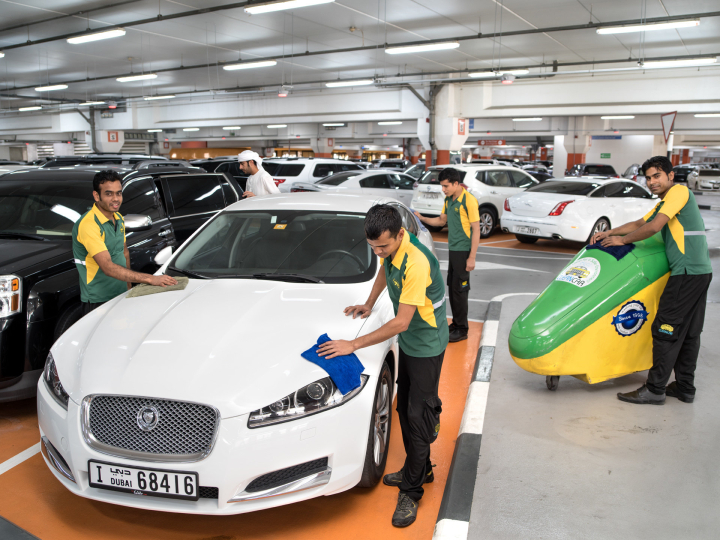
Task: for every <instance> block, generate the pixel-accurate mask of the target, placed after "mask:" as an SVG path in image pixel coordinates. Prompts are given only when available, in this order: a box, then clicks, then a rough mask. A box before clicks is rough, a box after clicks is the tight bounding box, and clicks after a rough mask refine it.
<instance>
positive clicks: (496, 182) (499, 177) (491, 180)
mask: <svg viewBox="0 0 720 540" xmlns="http://www.w3.org/2000/svg"><path fill="white" fill-rule="evenodd" d="M484 172H485V175H484V182H483V183H484V184H485V185H487V186H491V187H512V184H511V182H510V177H509V176H508V174H507V171H484Z"/></svg>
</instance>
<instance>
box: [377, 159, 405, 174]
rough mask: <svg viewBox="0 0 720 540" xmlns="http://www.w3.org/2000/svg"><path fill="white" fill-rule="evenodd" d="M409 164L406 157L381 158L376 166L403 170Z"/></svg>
mask: <svg viewBox="0 0 720 540" xmlns="http://www.w3.org/2000/svg"><path fill="white" fill-rule="evenodd" d="M409 166H410V161H409V160H407V159H383V160H380V161H379V162H378V164H377V166H376V168H377V169H395V170H399V171H404V170H405V169H407V168H408V167H409Z"/></svg>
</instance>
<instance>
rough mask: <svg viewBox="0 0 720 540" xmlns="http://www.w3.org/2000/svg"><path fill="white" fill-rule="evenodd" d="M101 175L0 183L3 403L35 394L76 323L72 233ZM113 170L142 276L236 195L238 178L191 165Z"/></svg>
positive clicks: (33, 176) (22, 177) (37, 173)
mask: <svg viewBox="0 0 720 540" xmlns="http://www.w3.org/2000/svg"><path fill="white" fill-rule="evenodd" d="M98 170H99V169H98V168H95V167H93V168H87V167H85V168H73V169H71V170H60V169H32V170H23V171H15V172H12V173H9V174H7V175H5V176H3V177H2V179H0V402H3V401H12V400H16V399H24V398H27V397H32V396H33V395H35V387H36V385H37V380H38V378H39V377H40V373H41V372H42V368H43V366H44V364H45V359H46V357H47V354H48V351H49V350H50V347H51V346H52V344H53V343H54V342H55V340H56V339H57V338H58V337H59V336H60V335H61V334H62V333H63V332H64V331H65V330H67V329H68V328H69V327H70V326H72V325H73V324H74V323H75V322H76V321H77V320H78V319H79V318H80V315H81V312H80V285H79V281H78V273H77V270H76V268H75V263H74V262H73V255H72V228H73V225H74V223H75V221H77V219H78V218H79V217H80V216H81V215H82V214H84V213H85V212H86V211H87V210H89V209H90V208H91V207H92V204H93V199H92V179H93V176H94V175H95V173H97V172H98ZM115 170H116V171H117V172H118V174H120V175H121V176H122V177H123V204H122V206H121V207H120V212H121V213H122V214H123V216H125V219H126V221H125V228H126V237H127V244H128V248H129V251H130V261H131V266H132V268H133V269H134V270H138V271H141V272H147V273H153V272H155V271H156V270H157V269H158V266H157V264H155V256H156V255H157V254H158V252H159V251H160V250H162V249H164V248H165V247H167V246H173V247H176V246H178V245H179V244H180V243H182V242H183V241H185V240H186V239H187V238H188V237H189V236H190V235H191V234H192V233H193V232H195V230H197V228H198V227H200V225H202V224H203V223H205V222H206V221H207V220H208V219H209V218H211V217H212V216H213V215H215V214H216V213H217V212H218V211H220V210H222V209H223V208H225V207H226V206H228V205H229V204H232V203H234V202H236V201H238V200H239V199H240V196H241V195H242V192H241V191H240V186H238V185H237V183H236V182H235V181H234V179H232V178H230V179H228V178H227V177H226V176H225V175H223V174H207V173H205V172H204V171H201V173H195V172H190V171H196V170H197V169H195V168H184V170H182V171H180V170H178V171H176V172H172V171H167V170H163V171H161V172H155V171H143V170H140V171H131V170H128V169H123V168H119V167H116V168H115ZM145 216H149V217H150V218H151V220H152V223H151V224H148V220H147V219H145Z"/></svg>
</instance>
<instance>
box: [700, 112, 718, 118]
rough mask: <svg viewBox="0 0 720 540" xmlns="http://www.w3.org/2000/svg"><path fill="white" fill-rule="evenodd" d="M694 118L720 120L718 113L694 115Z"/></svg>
mask: <svg viewBox="0 0 720 540" xmlns="http://www.w3.org/2000/svg"><path fill="white" fill-rule="evenodd" d="M695 118H720V113H702V114H696V115H695Z"/></svg>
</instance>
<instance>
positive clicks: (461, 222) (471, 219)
mask: <svg viewBox="0 0 720 540" xmlns="http://www.w3.org/2000/svg"><path fill="white" fill-rule="evenodd" d="M442 213H443V214H446V215H447V224H448V249H449V250H450V251H470V238H471V237H472V228H471V227H470V224H471V223H475V222H476V221H480V208H479V205H478V201H477V199H476V198H475V197H473V196H472V195H470V193H468V192H467V191H466V190H465V189H463V190H462V193H461V194H460V195H459V196H458V198H457V199H454V200H453V198H452V197H445V204H444V205H443V210H442Z"/></svg>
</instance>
